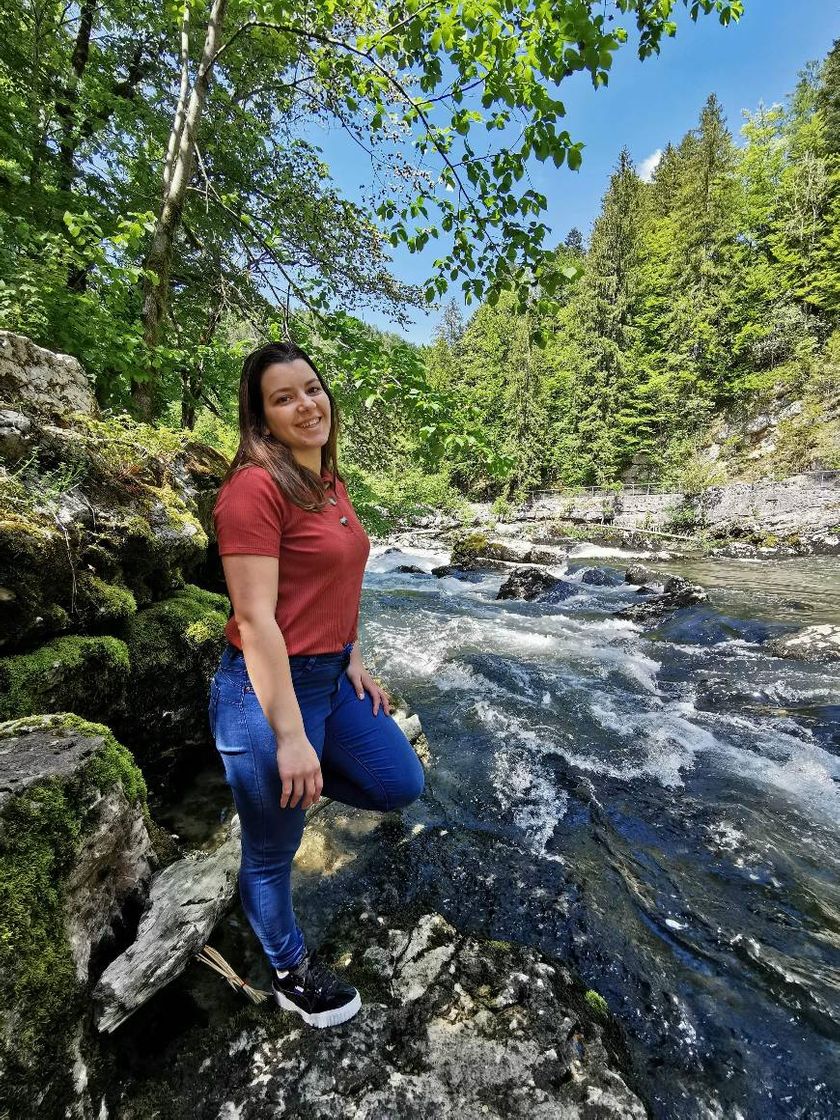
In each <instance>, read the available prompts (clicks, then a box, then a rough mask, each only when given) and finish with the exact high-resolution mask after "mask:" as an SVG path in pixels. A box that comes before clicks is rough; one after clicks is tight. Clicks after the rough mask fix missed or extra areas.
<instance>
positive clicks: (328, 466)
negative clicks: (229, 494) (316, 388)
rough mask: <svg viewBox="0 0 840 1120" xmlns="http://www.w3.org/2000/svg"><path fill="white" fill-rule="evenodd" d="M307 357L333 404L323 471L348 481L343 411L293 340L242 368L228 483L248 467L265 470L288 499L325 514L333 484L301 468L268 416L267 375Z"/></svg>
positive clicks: (268, 347) (253, 356) (262, 350)
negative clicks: (342, 469) (341, 443)
mask: <svg viewBox="0 0 840 1120" xmlns="http://www.w3.org/2000/svg"><path fill="white" fill-rule="evenodd" d="M299 358H300V359H302V360H303V361H304V362H306V364H307V365H308V366H310V367H311V369H312V372H313V373H314V374H315V376H316V377H317V378H318V380H319V381H320V382H321V388H322V389H323V390H324V392H325V393H326V394H327V396H328V398H329V401H330V411H331V417H332V419H331V423H330V434H329V438H328V439H327V442H326V443H325V444H324V446H323V447H322V448H321V470H322V471H324V470H328V471H330V473H331V474H332V485H333V486H335V479H336V478H338V479H339V480H340V481H341V482H344V479H343V478H342V476H341V475H340V474H339V473H338V461H337V458H338V452H337V444H338V426H339V418H338V408H337V406H336V403H335V398H334V397H333V395H332V393H331V392H330V389H329V386H328V385H327V383H326V381H325V380H324V378H323V377H322V375H321V373H320V372H319V370H318V367H317V366H316V365H315V363H314V362H313V361H312V359H311V358H310V357H309V355H308V354H307V353H306V351H305V350H302V349H301V348H300V346H295V344H294V343H292V342H266V343H265V345H263V346H260V347H258V348H257V349H256V350H253V351H252V352H251V353H250V354H249V355H248V357H247V358H246V359H245V361H244V362H243V364H242V376H241V377H240V379H239V447H238V448H237V451H236V454H235V455H234V457H233V459H232V460H231V464H230V466H229V467H228V469H227V472H226V474H225V476H224V478H223V479H222V484H223V485H224V483H225V482H227V480H228V479H229V478H230V477H231V476H232V475H234V474H235V473H236V472H237V471H238V470H241V469H242V468H243V467H253V466H256V467H264V468H265V469H266V470H267V471H268V473H269V474H270V475H271V477H272V478H273V479H274V481H275V482H276V483H277V485H278V486H279V487H280V489H281V491H282V492H283V493H284V494H285V495H286V497H287V498H288V499H289V500H290V501H292V502H294V504H295V505H296V506H300V508H301V509H307V510H322V509H323V508H324V506H325V505H326V498H325V494H326V489H327V486H329V485H330V484H329V483H326V484H325V482H324V480H323V479H322V478H320V477H319V478H317V479H316V477H315V474H314V472H313V471H311V470H309V468H308V467H304V466H301V464H300V463H299V462H298V461H297V459H295V457H294V455H293V454H292V451H291V449H290V448H288V447H287V446H286V445H285V443H281V442H280V440H278V439H275V437H274V436H273V435H272V434H271V433H270V432H265V431H264V429H265V427H266V423H265V412H264V410H263V397H262V377H263V373H264V372H265V370H266V369H268V367H269V366H271V365H274V364H275V363H280V364H283V363H286V362H294V361H296V360H297V359H299Z"/></svg>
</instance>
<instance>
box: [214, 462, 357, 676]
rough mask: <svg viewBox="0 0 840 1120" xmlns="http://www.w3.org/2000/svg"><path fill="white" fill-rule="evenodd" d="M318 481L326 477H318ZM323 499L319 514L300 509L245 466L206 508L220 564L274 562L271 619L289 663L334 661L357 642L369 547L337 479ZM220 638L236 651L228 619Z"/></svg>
mask: <svg viewBox="0 0 840 1120" xmlns="http://www.w3.org/2000/svg"><path fill="white" fill-rule="evenodd" d="M321 477H322V478H324V479H325V480H329V479H330V478H331V475H330V473H329V472H328V471H324V472H322V475H321ZM327 496H328V498H329V497H332V498H334V499H335V504H333V503H332V502H330V501H329V500H328V501H327V504H326V507H325V508H324V509H323V510H322V511H321V512H320V513H319V512H316V511H314V510H304V509H301V508H300V506H296V505H295V504H294V502H291V501H289V499H288V498H287V497H286V496H285V494H283V492H282V491H281V489H280V487H279V486H278V485H277V483H276V482H275V481H274V479H273V478H272V477H271V475H270V474H269V473H268V471H267V470H266V469H265V468H264V467H257V466H248V467H242V468H241V469H240V470H238V471H237V472H236V473H235V474H234V475H232V476H231V477H230V478H229V479H228V480H227V481H226V482H225V483H224V484H223V486H222V487H221V489H220V491H219V496H218V498H217V499H216V504H215V506H214V508H213V523H214V525H215V528H216V538H217V540H218V542H219V555H220V556H227V555H229V554H231V553H242V554H247V555H251V556H276V557H277V558H278V560H279V585H278V588H277V609H276V613H275V617H276V619H277V625H278V626H279V627H280V630H281V632H282V634H283V638H284V640H285V642H286V649H287V651H288V652H289V654H290V655H291V654H298V653H336V652H338V651H339V650H340V649H341V648H342V647H343V646H344V645H346V643H347V642H351V641H355V640H356V638H357V637H358V631H357V622H358V617H359V600H360V597H361V591H362V576H363V575H364V570H365V564H366V563H367V558H368V555H369V554H370V540H369V538H368V535H367V533H366V532H365V530H364V526H363V525H362V523H361V522H360V521H359V519H358V518H357V517H356V512H355V510H354V509H353V506H352V504H351V502H350V499H349V497H348V496H347V490H346V489H345V487H344V484H343V483H342V482H341V481H339V479H336V480H335V490H333V489H332V486H330V488H329V489H328V491H327ZM341 518H346V524H342V522H341ZM225 635H226V637H227V639H228V641H229V642H231V643H232V644H233V645H235V646H237V647H238V648H239V649H241V648H242V639H241V637H240V634H239V626H238V625H237V622H236V618H235V617H231V618H230V619H228V623H227V626H226V627H225Z"/></svg>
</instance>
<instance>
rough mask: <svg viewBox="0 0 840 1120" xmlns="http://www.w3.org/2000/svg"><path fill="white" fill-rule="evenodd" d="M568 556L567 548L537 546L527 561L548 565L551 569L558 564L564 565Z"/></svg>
mask: <svg viewBox="0 0 840 1120" xmlns="http://www.w3.org/2000/svg"><path fill="white" fill-rule="evenodd" d="M575 543H577V542H575ZM568 555H569V551H568V549H567V548H557V547H553V546H551V545H546V546H543V547H542V548H537V547H536V545H535V546H534V547H533V548H532V549H531V551H530V552H529V553H528V557H527V559H528V562H529V563H530V564H548V565H549V566H550V567H554V566H556V565H557V564H562V563H563V561H564V560H565V559H566V558H567V557H568Z"/></svg>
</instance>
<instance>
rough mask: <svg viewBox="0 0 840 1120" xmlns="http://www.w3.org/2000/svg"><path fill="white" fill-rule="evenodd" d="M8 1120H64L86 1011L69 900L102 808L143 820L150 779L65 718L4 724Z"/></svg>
mask: <svg viewBox="0 0 840 1120" xmlns="http://www.w3.org/2000/svg"><path fill="white" fill-rule="evenodd" d="M0 772H2V774H0V1115H4V1116H10V1117H11V1116H14V1117H21V1118H24V1117H35V1116H37V1117H39V1120H53V1118H55V1120H58V1117H63V1116H64V1115H65V1109H66V1107H67V1105H68V1103H69V1102H70V1100H71V1099H72V1098H73V1096H74V1092H75V1090H74V1086H73V1077H72V1067H73V1053H72V1051H73V1048H74V1041H75V1040H76V1039H77V1038H79V1037H80V1035H81V1032H82V1026H81V1024H82V1023H83V1021H84V1018H85V1015H86V1011H87V1007H86V1001H85V994H86V977H84V976H80V975H79V968H78V965H77V962H76V961H75V960H74V956H73V951H72V946H71V943H70V938H69V934H68V922H69V918H70V914H69V911H68V897H69V894H70V891H71V889H72V888H71V883H72V879H73V876H74V872H75V871H76V865H77V860H78V856H79V853H80V851H81V850H82V848H83V846H84V844H85V841H86V839H87V838H88V837H89V836H91V835H92V834H93V833H94V832H95V831H97V830H98V829H99V828H101V823H102V822H101V817H100V812H101V807H102V804H103V798H104V797H105V796H106V795H108V794H113V793H115V792H116V793H117V794H118V796H119V797H121V798H122V799H123V800H122V804H123V805H124V811H125V812H128V811H129V809H130V807H132V806H134V807H136V808H137V809H138V810H139V812H140V813H141V814H142V815H143V816H145V815H146V814H147V810H146V789H145V783H144V781H143V777H142V775H141V773H140V771H139V770H138V769H137V767H136V765H135V764H134V761H133V759H132V757H131V755H130V754H129V752H128V751H127V750H126V749H125V747H123V746H122V745H121V744H120V743H119V742H117V740H116V739H115V738H114V736H113V735H112V734H111V732H110V731H109V730H108V728H107V727H104V726H102V725H101V724H95V723H88V722H86V721H85V720H81V719H79V718H78V717H77V716H74V715H68V714H67V713H61V714H55V715H51V716H34V717H31V718H27V719H22V720H13V721H9V722H5V723H0Z"/></svg>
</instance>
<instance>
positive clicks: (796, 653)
mask: <svg viewBox="0 0 840 1120" xmlns="http://www.w3.org/2000/svg"><path fill="white" fill-rule="evenodd" d="M764 648H765V649H766V650H768V651H769V652H770V653H774V654H776V656H777V657H790V658H795V659H796V660H798V661H816V662H821V663H823V664H828V663H830V662H833V661H840V626H838V625H836V624H834V623H830V622H827V623H824V624H823V625H822V626H806V627H805V629H804V630H797V631H796V633H794V634H788V635H787V636H785V637H783V638H775V639H774V640H773V641H772V642H768V643H767V645H766V646H765V647H764Z"/></svg>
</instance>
